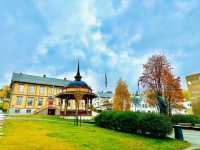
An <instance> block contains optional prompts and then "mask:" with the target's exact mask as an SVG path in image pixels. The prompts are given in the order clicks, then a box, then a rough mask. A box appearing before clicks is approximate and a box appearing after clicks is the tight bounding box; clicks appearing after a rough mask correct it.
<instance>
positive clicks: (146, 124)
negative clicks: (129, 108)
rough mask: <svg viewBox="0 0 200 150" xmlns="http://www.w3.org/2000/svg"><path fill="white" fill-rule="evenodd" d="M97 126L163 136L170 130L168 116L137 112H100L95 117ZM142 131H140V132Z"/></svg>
mask: <svg viewBox="0 0 200 150" xmlns="http://www.w3.org/2000/svg"><path fill="white" fill-rule="evenodd" d="M95 123H96V125H97V126H100V127H104V128H108V129H113V130H119V131H122V132H127V133H139V131H140V133H143V134H146V135H147V134H148V135H151V136H154V137H165V136H166V135H167V134H169V133H170V132H171V131H172V124H171V121H170V119H169V118H168V117H166V116H163V115H159V114H152V113H139V112H114V111H111V112H102V113H100V114H99V115H98V116H97V117H96V118H95ZM141 131H142V132H141Z"/></svg>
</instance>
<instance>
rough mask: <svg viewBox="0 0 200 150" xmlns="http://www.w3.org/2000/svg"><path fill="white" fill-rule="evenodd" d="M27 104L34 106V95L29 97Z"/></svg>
mask: <svg viewBox="0 0 200 150" xmlns="http://www.w3.org/2000/svg"><path fill="white" fill-rule="evenodd" d="M27 104H28V106H32V104H33V97H29V98H28V102H27Z"/></svg>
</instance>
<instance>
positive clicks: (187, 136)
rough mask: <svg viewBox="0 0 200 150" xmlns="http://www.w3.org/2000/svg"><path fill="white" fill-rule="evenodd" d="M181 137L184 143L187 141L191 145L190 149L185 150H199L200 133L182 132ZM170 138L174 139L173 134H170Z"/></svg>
mask: <svg viewBox="0 0 200 150" xmlns="http://www.w3.org/2000/svg"><path fill="white" fill-rule="evenodd" d="M183 136H184V140H185V141H188V142H190V143H191V144H192V147H191V148H188V149H187V150H193V149H197V148H200V131H194V130H183ZM170 137H171V138H174V133H172V134H171V135H170Z"/></svg>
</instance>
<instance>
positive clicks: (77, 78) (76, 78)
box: [74, 60, 82, 81]
mask: <svg viewBox="0 0 200 150" xmlns="http://www.w3.org/2000/svg"><path fill="white" fill-rule="evenodd" d="M74 78H75V80H76V81H81V78H82V76H81V75H80V66H79V60H78V68H77V73H76V76H75V77H74Z"/></svg>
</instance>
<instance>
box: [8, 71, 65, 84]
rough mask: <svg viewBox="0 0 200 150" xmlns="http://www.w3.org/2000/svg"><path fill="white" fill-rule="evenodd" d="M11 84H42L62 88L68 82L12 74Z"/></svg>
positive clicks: (44, 77)
mask: <svg viewBox="0 0 200 150" xmlns="http://www.w3.org/2000/svg"><path fill="white" fill-rule="evenodd" d="M11 82H12V83H13V82H21V83H31V84H42V85H52V86H53V85H54V86H62V87H64V86H66V85H67V84H68V83H69V80H62V79H56V78H48V77H46V76H43V77H41V76H34V75H27V74H23V73H13V75H12V81H11ZM12 83H11V84H12Z"/></svg>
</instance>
